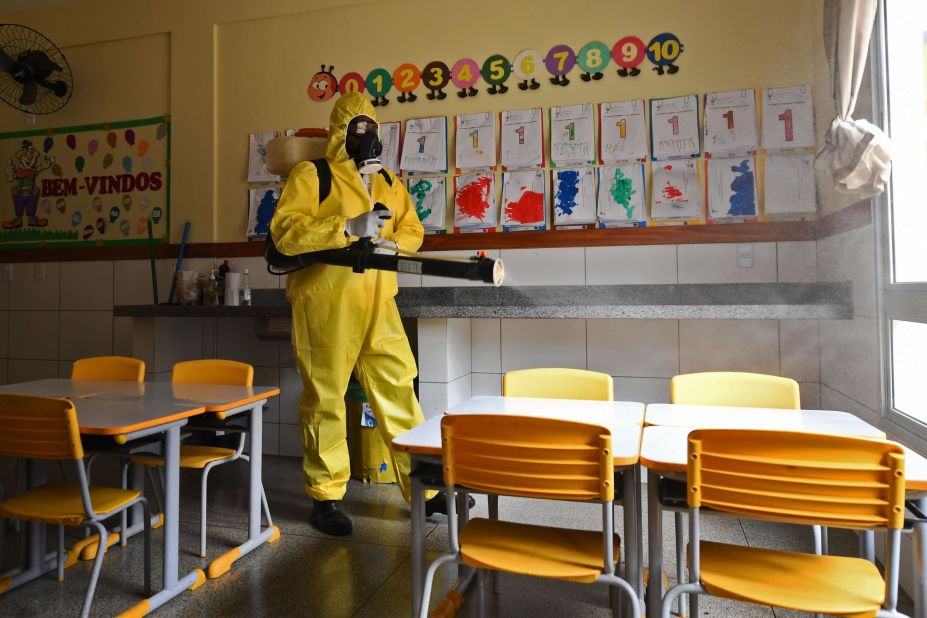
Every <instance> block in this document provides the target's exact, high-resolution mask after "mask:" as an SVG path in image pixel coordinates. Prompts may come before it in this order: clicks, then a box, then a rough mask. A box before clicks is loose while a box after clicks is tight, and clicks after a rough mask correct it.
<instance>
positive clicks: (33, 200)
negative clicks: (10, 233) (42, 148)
mask: <svg viewBox="0 0 927 618" xmlns="http://www.w3.org/2000/svg"><path fill="white" fill-rule="evenodd" d="M54 162H55V157H54V156H44V155H42V153H40V152H39V151H38V150H37V149H36V148H35V147H34V146H33V145H32V142H31V141H29V140H25V139H24V140H23V145H22V148H20V149H19V150H17V151H16V154H14V155H13V158H12V159H10V162H9V164H8V165H7V166H6V179H7V181H9V182H11V183H13V188H12V191H13V208H14V209H15V211H16V216H15V217H13V218H12V219H10V220H9V221H4V222H3V229H5V230H13V229H16V228H20V227H22V226H23V215H24V214H25V215H26V216H28V217H29V220H28V225H29V226H31V227H45V226H46V225H48V219H43V218H40V217H38V216H36V212H35V211H36V207H37V206H38V205H39V187H38V179H37V177H38V175H39V173H40V172H43V171H45V170H47V169H48V168H50V167H51V166H52V165H53V164H54Z"/></svg>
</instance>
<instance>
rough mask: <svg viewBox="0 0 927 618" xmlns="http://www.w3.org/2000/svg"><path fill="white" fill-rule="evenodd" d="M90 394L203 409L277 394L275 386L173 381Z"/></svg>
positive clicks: (225, 407)
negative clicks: (181, 403)
mask: <svg viewBox="0 0 927 618" xmlns="http://www.w3.org/2000/svg"><path fill="white" fill-rule="evenodd" d="M133 387H134V388H119V389H113V390H109V391H104V392H101V393H98V394H95V395H93V398H94V399H110V400H113V401H118V400H123V401H125V400H137V399H144V400H145V401H150V402H152V403H158V402H160V403H165V404H166V403H176V402H183V403H188V404H189V403H195V404H198V405H201V406H204V407H205V408H206V411H207V412H224V411H226V410H229V409H231V408H237V407H239V406H243V405H247V404H249V403H253V402H255V401H260V400H261V399H267V398H268V397H273V396H275V395H279V394H280V389H279V388H277V387H276V386H232V385H228V384H174V383H172V382H142V383H133Z"/></svg>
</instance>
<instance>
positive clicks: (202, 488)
mask: <svg viewBox="0 0 927 618" xmlns="http://www.w3.org/2000/svg"><path fill="white" fill-rule="evenodd" d="M213 463H216V462H209V463H208V464H206V465H205V466H204V467H203V477H202V478H201V479H200V558H205V557H206V481H207V479H208V478H209V471H210V470H211V469H212V464H213Z"/></svg>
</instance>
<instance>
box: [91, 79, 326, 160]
mask: <svg viewBox="0 0 927 618" xmlns="http://www.w3.org/2000/svg"><path fill="white" fill-rule="evenodd" d="M334 68H335V67H333V66H329V67H328V70H327V71H326V70H325V65H324V64H323V65H322V70H321V71H319V72H318V73H316V74H315V75H313V76H312V79H310V80H309V86H308V87H307V88H306V95H308V96H309V100H311V101H316V102H319V103H321V102H322V101H328V100H329V99H330V98H332V97H333V96H335V92H336V91H337V90H338V80H337V79H335V74H334V73H332V71H333V70H334ZM342 94H344V93H342ZM94 150H96V148H94ZM90 154H93V153H92V152H91V153H90Z"/></svg>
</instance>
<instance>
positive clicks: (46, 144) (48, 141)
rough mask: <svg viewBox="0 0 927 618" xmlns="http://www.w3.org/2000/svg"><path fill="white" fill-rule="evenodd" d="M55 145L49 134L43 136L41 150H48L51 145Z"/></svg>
mask: <svg viewBox="0 0 927 618" xmlns="http://www.w3.org/2000/svg"><path fill="white" fill-rule="evenodd" d="M54 145H55V140H54V139H53V138H52V137H51V136H49V137H46V138H45V141H44V142H42V152H48V151H49V150H51V147H52V146H54Z"/></svg>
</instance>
